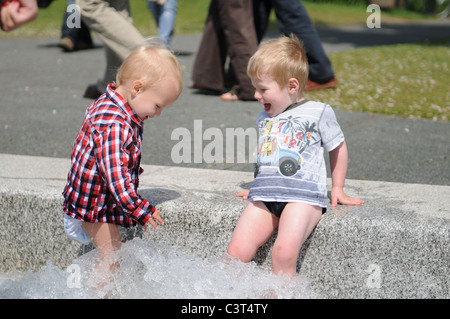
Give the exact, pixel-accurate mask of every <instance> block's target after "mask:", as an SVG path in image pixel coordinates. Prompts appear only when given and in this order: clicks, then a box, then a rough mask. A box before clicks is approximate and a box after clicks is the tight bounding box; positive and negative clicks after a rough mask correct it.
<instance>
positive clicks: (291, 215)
mask: <svg viewBox="0 0 450 319" xmlns="http://www.w3.org/2000/svg"><path fill="white" fill-rule="evenodd" d="M321 217H322V208H321V207H319V206H312V205H308V204H304V203H288V204H287V205H286V207H285V208H284V210H283V213H282V214H281V218H280V221H279V225H278V235H277V239H276V240H275V243H274V245H273V248H272V267H273V273H274V274H278V273H279V272H280V271H282V272H283V274H288V275H290V276H292V277H293V276H295V275H296V266H297V258H298V254H299V252H300V248H301V247H302V245H303V243H304V242H305V241H306V239H307V238H308V236H309V235H310V234H311V232H312V231H313V229H314V227H316V225H317V224H318V223H319V221H320V218H321Z"/></svg>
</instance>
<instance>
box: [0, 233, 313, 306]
mask: <svg viewBox="0 0 450 319" xmlns="http://www.w3.org/2000/svg"><path fill="white" fill-rule="evenodd" d="M116 258H117V260H116V262H117V264H119V268H118V269H116V271H115V272H114V273H113V274H109V277H108V279H107V280H105V279H101V278H98V276H97V277H96V275H95V274H96V272H95V260H96V251H95V250H94V251H91V252H89V253H87V254H85V255H83V256H81V257H79V258H78V259H76V260H74V262H73V264H72V265H70V266H69V267H68V268H67V269H66V270H61V269H59V268H58V267H55V266H53V265H51V264H48V265H47V266H45V267H42V270H41V271H40V272H32V271H28V272H26V273H21V274H0V298H153V299H155V298H179V299H184V298H189V299H196V298H210V299H213V298H220V299H229V298H238V299H247V298H248V299H253V298H254V299H259V298H315V297H317V296H316V295H315V294H314V293H313V292H312V291H311V289H310V288H309V283H308V280H307V279H306V278H305V277H303V276H297V277H296V278H294V279H291V278H289V277H288V276H281V275H278V276H275V275H273V274H272V273H271V271H270V270H269V269H265V268H262V267H259V266H257V265H256V264H254V263H248V264H245V263H241V262H239V261H236V260H231V261H230V260H221V259H220V258H216V259H214V258H202V257H199V256H195V255H192V254H187V253H184V252H181V251H180V250H179V249H177V248H175V247H170V246H167V245H163V244H158V243H156V242H154V241H152V240H150V239H139V238H136V239H133V240H131V241H129V242H126V243H124V244H123V245H122V248H121V249H120V251H118V253H117V256H116ZM99 280H100V281H102V282H103V284H98V283H99Z"/></svg>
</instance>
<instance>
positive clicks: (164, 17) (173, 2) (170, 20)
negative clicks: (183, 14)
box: [147, 0, 178, 47]
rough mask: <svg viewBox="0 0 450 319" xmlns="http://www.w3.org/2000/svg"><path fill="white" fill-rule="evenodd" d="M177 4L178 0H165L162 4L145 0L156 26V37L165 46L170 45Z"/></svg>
mask: <svg viewBox="0 0 450 319" xmlns="http://www.w3.org/2000/svg"><path fill="white" fill-rule="evenodd" d="M177 5H178V0H167V2H166V3H165V4H164V5H159V4H158V3H157V2H154V1H147V6H148V8H149V9H150V12H151V13H152V15H153V18H154V19H155V21H156V24H157V26H158V37H159V39H160V40H161V43H162V44H163V45H164V46H165V47H170V42H171V40H172V36H173V30H174V25H175V20H176V17H177Z"/></svg>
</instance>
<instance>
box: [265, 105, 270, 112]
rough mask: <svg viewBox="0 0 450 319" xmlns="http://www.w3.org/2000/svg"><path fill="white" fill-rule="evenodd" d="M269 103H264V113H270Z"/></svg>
mask: <svg viewBox="0 0 450 319" xmlns="http://www.w3.org/2000/svg"><path fill="white" fill-rule="evenodd" d="M270 106H271V105H270V103H264V111H266V113H269V111H270Z"/></svg>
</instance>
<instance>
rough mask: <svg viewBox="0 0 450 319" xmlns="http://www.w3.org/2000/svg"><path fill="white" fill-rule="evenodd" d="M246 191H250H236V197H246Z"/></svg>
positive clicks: (247, 191)
mask: <svg viewBox="0 0 450 319" xmlns="http://www.w3.org/2000/svg"><path fill="white" fill-rule="evenodd" d="M248 193H250V191H249V190H247V189H246V190H244V191H240V192H239V193H236V197H242V199H247V197H248Z"/></svg>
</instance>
